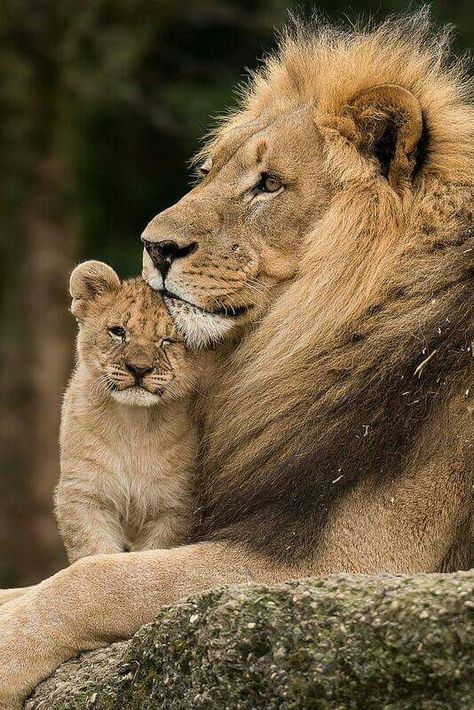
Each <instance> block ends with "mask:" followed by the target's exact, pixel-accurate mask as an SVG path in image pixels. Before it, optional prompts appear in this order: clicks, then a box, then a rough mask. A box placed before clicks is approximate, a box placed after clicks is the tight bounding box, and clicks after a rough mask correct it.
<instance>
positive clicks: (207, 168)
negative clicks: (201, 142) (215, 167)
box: [199, 158, 212, 175]
mask: <svg viewBox="0 0 474 710" xmlns="http://www.w3.org/2000/svg"><path fill="white" fill-rule="evenodd" d="M211 168H212V158H208V159H207V160H206V162H205V163H203V164H202V165H201V166H200V167H199V174H200V175H208V174H209V173H210V172H211Z"/></svg>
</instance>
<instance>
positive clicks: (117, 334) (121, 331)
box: [107, 325, 126, 340]
mask: <svg viewBox="0 0 474 710" xmlns="http://www.w3.org/2000/svg"><path fill="white" fill-rule="evenodd" d="M107 330H108V332H109V335H111V336H112V338H117V339H118V340H125V335H126V333H125V328H122V326H120V325H112V326H111V327H110V328H107Z"/></svg>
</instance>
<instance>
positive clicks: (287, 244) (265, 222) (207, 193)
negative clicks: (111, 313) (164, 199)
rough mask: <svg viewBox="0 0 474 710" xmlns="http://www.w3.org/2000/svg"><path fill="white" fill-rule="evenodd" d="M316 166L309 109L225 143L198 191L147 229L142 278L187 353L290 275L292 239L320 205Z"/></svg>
mask: <svg viewBox="0 0 474 710" xmlns="http://www.w3.org/2000/svg"><path fill="white" fill-rule="evenodd" d="M323 163H324V153H323V141H322V137H321V134H320V133H319V132H318V130H317V127H316V125H315V122H314V117H313V113H312V111H311V110H310V108H300V109H297V110H294V111H291V112H289V113H287V114H284V115H283V116H280V117H279V118H277V119H276V120H275V119H273V120H271V121H270V120H267V121H265V119H263V118H262V119H259V120H258V121H253V122H251V123H250V124H249V125H247V126H245V127H244V128H240V129H238V130H235V131H233V132H232V133H230V134H229V135H227V136H226V138H225V139H224V140H222V141H221V142H220V144H219V145H218V146H217V149H216V150H215V151H214V153H213V154H212V155H210V156H209V159H208V160H207V161H206V162H205V163H204V165H203V166H202V173H203V176H202V180H201V182H200V183H199V184H198V185H197V186H196V187H195V188H194V189H193V190H191V192H190V193H188V194H187V195H185V196H184V197H183V198H182V199H181V200H180V201H179V202H178V203H177V204H175V205H174V206H172V207H170V208H169V209H167V210H165V211H164V212H162V213H161V214H159V215H157V216H156V217H155V218H154V219H153V220H152V221H151V222H150V224H149V225H148V227H147V228H146V230H145V232H144V234H143V235H142V238H143V240H144V242H145V251H144V271H143V273H144V277H145V279H146V280H147V281H148V283H149V284H150V285H151V286H152V287H153V288H154V289H156V290H159V291H162V292H163V294H164V299H165V302H166V304H167V306H168V308H169V310H170V312H171V314H172V316H173V318H174V319H175V322H176V325H177V328H178V330H179V331H180V332H181V333H182V334H183V335H184V336H185V338H186V339H187V341H188V342H189V343H190V344H192V345H193V346H199V345H203V344H206V343H207V342H209V341H213V340H219V339H221V338H222V337H224V336H225V335H226V334H227V333H228V332H229V331H231V330H232V329H234V328H235V326H236V325H242V324H245V323H248V322H249V321H251V320H256V319H258V318H259V316H261V314H262V311H263V310H264V309H265V307H266V305H267V304H268V303H269V302H270V301H271V300H272V298H273V292H275V290H276V289H275V287H277V286H278V284H281V283H282V282H285V281H287V280H288V279H291V277H292V276H293V275H294V274H295V273H296V271H297V268H298V260H299V253H300V246H301V243H302V237H303V236H304V235H305V233H306V232H307V231H308V229H310V228H311V227H312V226H313V225H314V223H315V222H316V221H317V220H318V218H319V217H320V216H321V214H322V213H323V212H324V210H325V208H326V206H327V204H328V202H329V199H330V193H331V189H330V186H329V181H328V179H327V178H326V176H325V171H324V169H323Z"/></svg>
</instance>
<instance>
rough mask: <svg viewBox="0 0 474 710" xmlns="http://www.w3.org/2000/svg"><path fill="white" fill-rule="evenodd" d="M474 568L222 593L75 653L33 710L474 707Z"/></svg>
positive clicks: (175, 608) (441, 709) (338, 578)
mask: <svg viewBox="0 0 474 710" xmlns="http://www.w3.org/2000/svg"><path fill="white" fill-rule="evenodd" d="M473 591H474V571H471V572H459V573H456V574H448V575H441V574H440V575H417V576H412V577H404V576H400V577H394V576H388V575H380V576H373V577H369V576H362V575H360V576H359V575H358V576H349V575H338V576H331V577H328V578H325V579H304V580H300V581H295V582H289V583H285V584H280V585H276V586H272V587H266V586H260V585H245V586H239V587H234V588H228V589H217V590H212V591H209V592H207V593H204V594H201V595H200V596H197V597H193V598H190V599H187V600H184V601H182V602H181V603H178V604H175V605H174V606H171V607H167V608H165V609H163V610H162V611H161V612H160V613H159V614H158V616H157V617H156V619H155V621H154V622H153V623H152V624H149V625H148V626H145V627H143V628H142V629H141V630H140V631H139V632H138V633H137V634H136V636H135V637H134V638H133V639H132V640H131V641H129V642H127V643H120V644H115V645H113V646H111V647H109V648H106V649H103V650H100V651H95V652H93V653H88V654H84V655H82V656H80V657H79V658H77V659H75V660H72V661H69V662H68V663H65V664H64V665H63V666H62V667H61V668H59V669H58V671H56V673H55V674H54V675H53V676H51V678H49V679H48V680H46V681H44V682H43V683H42V684H41V685H40V686H39V687H38V688H37V689H36V691H35V692H34V694H33V696H32V698H31V699H30V700H29V701H28V702H27V704H26V708H27V709H28V710H36V709H38V710H39V709H40V708H41V709H42V710H76V709H77V710H84V709H85V708H93V709H94V710H139V709H140V710H147V709H150V710H151V708H154V709H156V708H163V709H164V710H191V709H192V710H198V709H199V708H205V709H206V710H227V709H228V710H251V709H252V710H253V709H255V708H257V709H258V708H262V709H263V708H264V709H265V710H272V709H275V710H277V709H278V710H293V709H296V708H298V709H299V708H311V709H312V710H346V709H347V710H408V709H409V710H438V709H439V710H448V709H449V710H473V707H474V672H473V658H474V608H473V607H474V605H473V599H474V594H473Z"/></svg>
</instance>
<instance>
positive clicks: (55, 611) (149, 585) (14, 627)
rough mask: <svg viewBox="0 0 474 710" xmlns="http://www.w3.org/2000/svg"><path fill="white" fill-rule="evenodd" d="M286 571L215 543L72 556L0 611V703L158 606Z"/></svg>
mask: <svg viewBox="0 0 474 710" xmlns="http://www.w3.org/2000/svg"><path fill="white" fill-rule="evenodd" d="M291 576H296V574H295V575H292V573H291V571H290V570H289V569H287V568H283V567H278V566H275V565H271V564H270V563H269V562H268V561H266V560H263V559H262V558H260V557H258V556H256V555H253V554H251V553H249V552H247V551H244V550H243V549H242V548H237V547H231V546H226V545H223V544H220V543H203V544H199V545H189V546H187V547H181V548H174V549H170V550H152V551H145V552H136V553H129V554H127V555H98V556H96V557H87V558H84V559H82V560H79V562H77V563H75V564H73V565H72V566H71V567H69V568H67V569H65V570H63V571H61V572H59V573H58V574H56V575H54V577H51V578H50V579H48V580H46V581H45V582H42V583H41V584H40V585H38V586H37V587H34V588H33V589H32V590H31V591H29V592H28V593H26V594H25V595H23V596H21V597H19V598H18V599H16V600H14V601H11V602H9V603H7V604H5V605H4V606H3V607H2V608H1V609H0V708H3V709H5V708H7V709H8V710H13V709H14V708H17V707H20V706H21V702H22V701H23V699H24V698H25V697H26V696H27V695H28V694H29V693H30V692H31V690H32V689H33V688H34V687H35V686H36V685H37V683H38V682H39V681H40V680H42V679H43V678H45V677H47V676H48V675H50V674H51V672H52V671H53V670H54V669H55V668H56V667H57V666H59V665H60V664H61V663H62V662H63V661H64V660H66V659H67V658H70V657H71V656H73V655H75V654H76V653H78V652H79V651H83V650H88V649H93V648H98V647H99V646H102V645H105V644H107V643H110V642H112V641H116V640H118V639H127V638H130V637H131V636H132V635H133V634H134V633H135V632H136V631H137V629H138V628H139V627H140V626H141V625H143V624H144V623H147V622H149V621H151V620H152V619H153V617H154V615H155V614H156V612H157V611H158V610H159V608H160V607H161V606H162V605H163V604H170V603H172V602H174V601H176V600H177V599H179V598H180V597H183V596H185V595H188V594H193V593H195V592H200V591H203V590H205V589H208V588H210V587H213V586H216V585H218V584H234V583H239V582H245V581H251V580H256V581H262V582H273V581H278V580H283V579H287V578H289V577H291Z"/></svg>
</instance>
